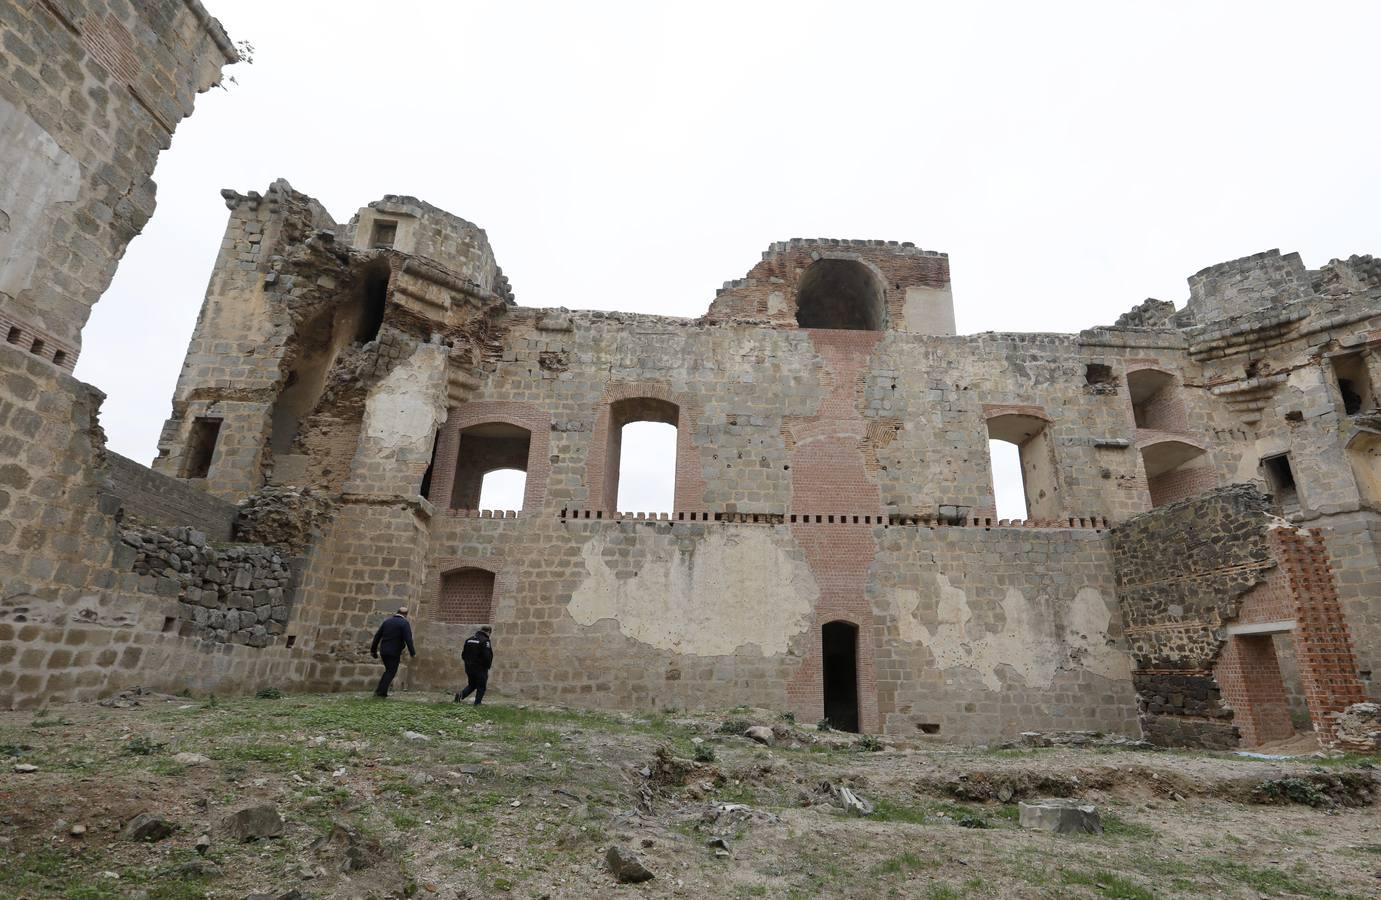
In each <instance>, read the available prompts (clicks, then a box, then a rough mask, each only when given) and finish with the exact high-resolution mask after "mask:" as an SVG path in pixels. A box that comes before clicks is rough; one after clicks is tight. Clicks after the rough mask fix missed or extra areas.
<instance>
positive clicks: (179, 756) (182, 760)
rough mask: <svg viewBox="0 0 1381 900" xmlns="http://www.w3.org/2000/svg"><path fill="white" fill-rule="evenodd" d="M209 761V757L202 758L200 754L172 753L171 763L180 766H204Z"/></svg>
mask: <svg viewBox="0 0 1381 900" xmlns="http://www.w3.org/2000/svg"><path fill="white" fill-rule="evenodd" d="M210 761H211V758H210V757H207V756H202V755H201V754H200V753H174V754H173V762H175V763H177V764H178V765H180V766H204V765H206V764H207V763H209V762H210Z"/></svg>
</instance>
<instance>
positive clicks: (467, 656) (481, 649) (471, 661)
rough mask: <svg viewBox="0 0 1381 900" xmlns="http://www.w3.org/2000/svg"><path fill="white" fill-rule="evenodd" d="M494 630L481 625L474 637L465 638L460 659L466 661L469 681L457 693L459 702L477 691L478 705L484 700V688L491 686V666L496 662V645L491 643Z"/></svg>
mask: <svg viewBox="0 0 1381 900" xmlns="http://www.w3.org/2000/svg"><path fill="white" fill-rule="evenodd" d="M493 631H494V629H493V628H492V627H491V626H489V625H481V626H480V630H479V631H476V632H475V635H474V637H469V638H466V639H465V649H463V650H461V651H460V661H461V662H463V663H465V679H466V681H467V682H468V683H467V684H466V685H465V690H463V691H461V692H460V693H459V694H456V702H457V703H459V702H460V701H462V700H464V699H465V698H466V697H468V696H470V692H471V691H474V692H475V705H476V706H479V705H480V702H481V701H483V700H484V690H485V688H486V687H488V686H489V667H490V666H492V665H493V664H494V647H493V645H491V644H490V643H489V635H490V634H492V633H493Z"/></svg>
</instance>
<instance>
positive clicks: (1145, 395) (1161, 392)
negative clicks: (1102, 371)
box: [1127, 369, 1187, 431]
mask: <svg viewBox="0 0 1381 900" xmlns="http://www.w3.org/2000/svg"><path fill="white" fill-rule="evenodd" d="M1127 393H1128V394H1130V395H1131V398H1132V415H1133V417H1134V418H1135V419H1136V427H1137V428H1146V429H1150V430H1152V431H1184V430H1185V429H1186V427H1187V423H1186V420H1185V413H1184V399H1183V398H1182V397H1181V396H1180V389H1179V385H1177V384H1176V383H1175V376H1173V375H1171V374H1170V373H1168V372H1161V371H1160V370H1158V369H1137V370H1136V371H1133V372H1128V373H1127Z"/></svg>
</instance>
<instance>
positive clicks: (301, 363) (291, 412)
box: [269, 260, 389, 457]
mask: <svg viewBox="0 0 1381 900" xmlns="http://www.w3.org/2000/svg"><path fill="white" fill-rule="evenodd" d="M388 278H389V268H388V263H387V262H384V261H383V260H379V261H376V262H374V263H371V264H370V265H369V266H368V267H367V268H365V270H364V271H362V272H360V273H359V276H358V278H357V279H356V282H355V284H354V285H353V286H352V287H351V288H350V290H349V291H347V292H346V294H345V295H344V296H342V297H340V298H339V299H338V300H337V301H336V302H335V303H333V304H331V305H329V306H328V307H326V308H325V309H322V310H320V311H318V312H317V313H316V314H315V315H313V316H312V317H311V318H309V319H307V320H306V321H305V322H304V323H303V324H302V325H301V326H299V327H298V329H297V331H296V332H295V333H294V335H293V338H292V346H291V350H290V351H289V352H290V355H289V359H290V360H291V362H290V363H289V366H288V374H287V378H286V379H285V380H284V383H283V390H282V392H281V393H279V395H278V400H277V402H276V403H274V406H273V427H272V432H271V435H270V438H269V446H270V447H271V448H272V450H273V454H274V456H275V457H281V456H284V455H286V454H290V453H292V451H293V443H294V441H296V439H297V435H298V432H299V431H300V430H301V428H302V422H303V420H304V419H306V418H307V416H309V415H310V414H311V412H312V410H314V409H315V408H316V405H317V403H318V402H319V401H320V400H321V395H322V392H323V390H324V389H325V387H326V378H327V376H328V375H329V374H330V372H331V367H332V366H333V365H335V362H336V360H337V359H338V358H339V356H340V354H341V353H342V352H343V351H345V350H346V349H348V348H349V347H351V346H355V345H363V344H367V343H369V342H370V341H372V340H374V339H375V338H376V337H378V336H379V328H380V327H382V325H383V322H384V307H385V304H386V302H387V297H388Z"/></svg>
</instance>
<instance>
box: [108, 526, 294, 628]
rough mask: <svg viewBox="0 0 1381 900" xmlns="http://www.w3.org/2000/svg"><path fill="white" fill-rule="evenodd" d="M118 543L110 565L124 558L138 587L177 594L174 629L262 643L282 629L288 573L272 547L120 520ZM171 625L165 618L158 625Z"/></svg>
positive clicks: (287, 606) (288, 594)
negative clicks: (227, 542)
mask: <svg viewBox="0 0 1381 900" xmlns="http://www.w3.org/2000/svg"><path fill="white" fill-rule="evenodd" d="M120 542H121V544H123V545H124V547H123V548H121V549H120V550H117V551H116V554H115V567H116V568H117V570H118V569H119V568H121V566H122V564H123V563H125V562H127V561H128V563H129V568H130V570H132V571H133V572H134V573H135V574H136V575H139V576H140V577H141V580H140V585H139V588H140V590H141V591H142V592H144V593H149V594H157V595H159V596H162V597H174V598H176V599H177V601H178V622H177V623H176V630H177V633H178V634H179V635H182V636H184V637H187V636H193V637H200V638H204V639H207V640H214V641H219V642H221V643H234V644H245V645H246V646H249V647H267V646H268V645H269V641H270V640H271V638H272V636H273V635H278V634H282V633H283V628H284V626H285V625H286V624H287V621H288V614H289V612H290V611H291V601H292V580H293V579H292V574H291V572H290V570H289V568H288V561H287V560H286V559H284V558H283V557H282V556H281V555H279V553H278V552H277V551H275V550H274V549H273V548H271V547H264V546H260V545H254V544H248V545H245V544H239V545H228V546H227V545H213V544H210V543H208V542H207V539H206V535H205V533H203V532H200V531H197V530H196V529H195V528H190V527H186V526H184V527H179V528H155V527H150V526H146V525H139V524H126V525H124V526H123V527H121V529H120ZM124 548H129V549H128V550H126V549H124ZM130 551H133V552H132V553H131V552H130ZM131 556H132V557H133V558H132V560H131V559H130V557H131ZM174 624H175V623H173V622H169V621H165V622H164V627H163V630H164V631H165V632H166V631H171V630H173V628H174Z"/></svg>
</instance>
